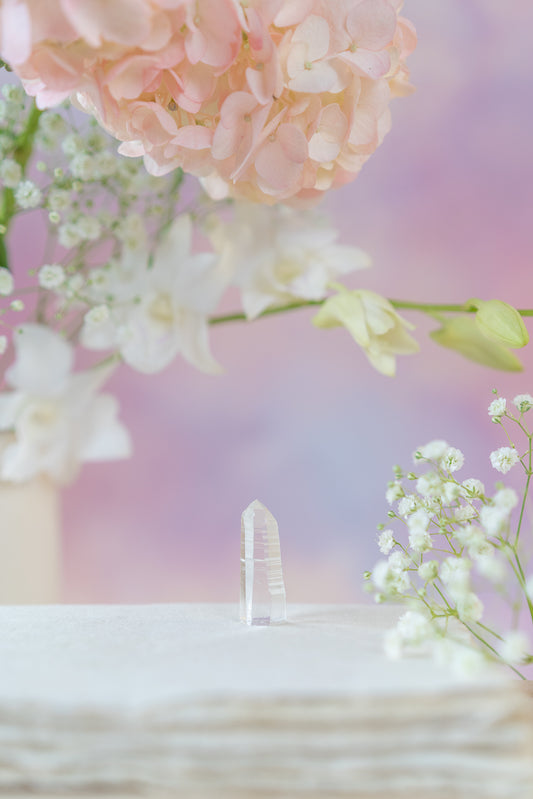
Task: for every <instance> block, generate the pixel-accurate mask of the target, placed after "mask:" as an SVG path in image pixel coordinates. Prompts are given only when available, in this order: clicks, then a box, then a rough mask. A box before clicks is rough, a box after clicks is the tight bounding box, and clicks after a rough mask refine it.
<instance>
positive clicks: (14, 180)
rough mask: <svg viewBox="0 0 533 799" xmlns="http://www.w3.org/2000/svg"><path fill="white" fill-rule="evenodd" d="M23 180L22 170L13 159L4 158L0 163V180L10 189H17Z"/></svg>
mask: <svg viewBox="0 0 533 799" xmlns="http://www.w3.org/2000/svg"><path fill="white" fill-rule="evenodd" d="M21 178H22V168H21V166H20V164H17V162H16V161H14V160H13V159H12V158H4V159H3V160H2V162H1V163H0V180H1V181H2V183H3V184H4V186H7V188H8V189H15V188H16V187H17V186H18V184H19V183H20V180H21Z"/></svg>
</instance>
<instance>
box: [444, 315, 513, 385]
mask: <svg viewBox="0 0 533 799" xmlns="http://www.w3.org/2000/svg"><path fill="white" fill-rule="evenodd" d="M430 335H431V338H432V339H433V341H435V342H436V343H437V344H439V345H440V346H441V347H446V348H447V349H450V350H455V352H458V353H460V355H463V356H464V357H465V358H468V360H470V361H474V362H475V363H480V364H482V365H483V366H488V367H490V368H491V369H499V370H501V371H504V372H521V371H522V370H523V366H522V364H521V362H520V360H519V359H518V358H517V357H516V355H515V354H514V352H511V350H510V349H509V348H508V347H506V346H504V345H503V344H501V343H499V342H498V341H494V340H491V339H489V338H487V337H486V336H485V335H483V333H482V332H481V329H480V327H479V325H478V323H477V321H476V319H475V318H474V317H472V316H453V317H450V318H449V319H447V320H446V321H445V322H444V324H443V325H442V327H441V328H439V330H434V331H433V332H432V333H431V334H430Z"/></svg>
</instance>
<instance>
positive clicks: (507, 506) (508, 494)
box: [493, 488, 518, 513]
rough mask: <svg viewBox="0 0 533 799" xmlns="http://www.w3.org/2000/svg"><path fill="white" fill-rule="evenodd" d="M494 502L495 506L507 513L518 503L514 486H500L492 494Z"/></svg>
mask: <svg viewBox="0 0 533 799" xmlns="http://www.w3.org/2000/svg"><path fill="white" fill-rule="evenodd" d="M493 499H494V504H495V505H496V507H498V508H501V509H502V510H504V511H508V512H509V513H510V512H511V511H512V510H513V508H516V506H517V505H518V494H517V493H516V491H515V490H514V488H500V490H499V491H497V492H496V493H495V494H494V498H493Z"/></svg>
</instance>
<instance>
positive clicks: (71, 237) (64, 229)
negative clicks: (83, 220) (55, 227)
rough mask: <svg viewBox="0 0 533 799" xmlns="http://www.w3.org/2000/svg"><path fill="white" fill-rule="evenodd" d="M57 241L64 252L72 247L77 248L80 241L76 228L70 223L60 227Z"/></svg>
mask: <svg viewBox="0 0 533 799" xmlns="http://www.w3.org/2000/svg"><path fill="white" fill-rule="evenodd" d="M58 239H59V243H60V244H61V246H62V247H64V248H65V249H66V250H71V249H72V248H73V247H77V246H78V244H79V243H80V242H81V240H82V239H81V236H80V231H79V230H78V228H77V226H76V225H74V224H72V223H71V222H68V223H67V224H66V225H61V226H60V228H59V234H58Z"/></svg>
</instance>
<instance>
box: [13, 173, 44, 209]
mask: <svg viewBox="0 0 533 799" xmlns="http://www.w3.org/2000/svg"><path fill="white" fill-rule="evenodd" d="M42 196H43V195H42V192H41V190H40V188H39V187H38V186H36V185H35V183H34V182H33V180H22V181H21V182H20V183H19V184H18V186H17V188H16V190H15V200H16V201H17V203H18V204H19V205H20V207H21V208H24V209H27V208H37V206H38V205H39V204H40V202H41V200H42Z"/></svg>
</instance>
